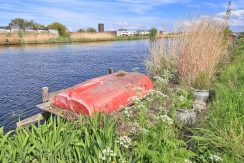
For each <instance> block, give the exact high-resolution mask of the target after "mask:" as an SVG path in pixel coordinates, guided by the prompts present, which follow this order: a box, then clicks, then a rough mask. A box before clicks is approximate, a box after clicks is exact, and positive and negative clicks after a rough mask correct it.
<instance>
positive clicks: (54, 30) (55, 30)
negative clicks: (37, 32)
mask: <svg viewBox="0 0 244 163" xmlns="http://www.w3.org/2000/svg"><path fill="white" fill-rule="evenodd" d="M48 32H49V33H53V34H55V35H58V30H57V29H48Z"/></svg>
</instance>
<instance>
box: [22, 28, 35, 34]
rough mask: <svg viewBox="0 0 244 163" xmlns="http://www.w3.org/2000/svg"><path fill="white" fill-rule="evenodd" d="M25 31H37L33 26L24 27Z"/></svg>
mask: <svg viewBox="0 0 244 163" xmlns="http://www.w3.org/2000/svg"><path fill="white" fill-rule="evenodd" d="M24 30H25V32H28V33H36V30H34V28H33V27H24Z"/></svg>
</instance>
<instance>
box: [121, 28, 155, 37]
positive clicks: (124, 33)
mask: <svg viewBox="0 0 244 163" xmlns="http://www.w3.org/2000/svg"><path fill="white" fill-rule="evenodd" d="M149 34H150V32H149V31H146V30H138V31H128V30H127V29H118V30H117V36H134V35H149Z"/></svg>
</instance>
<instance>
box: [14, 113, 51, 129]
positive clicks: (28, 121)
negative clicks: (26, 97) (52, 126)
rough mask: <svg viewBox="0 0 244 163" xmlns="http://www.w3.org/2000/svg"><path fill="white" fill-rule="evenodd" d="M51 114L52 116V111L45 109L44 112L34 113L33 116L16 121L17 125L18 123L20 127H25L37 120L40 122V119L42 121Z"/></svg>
mask: <svg viewBox="0 0 244 163" xmlns="http://www.w3.org/2000/svg"><path fill="white" fill-rule="evenodd" d="M49 116H50V113H49V112H46V111H44V112H42V113H38V114H36V115H34V116H32V117H29V118H26V119H24V120H22V121H19V122H17V123H16V125H17V127H20V126H21V127H25V126H27V125H30V124H33V123H37V122H39V121H41V120H43V119H46V118H48V117H49Z"/></svg>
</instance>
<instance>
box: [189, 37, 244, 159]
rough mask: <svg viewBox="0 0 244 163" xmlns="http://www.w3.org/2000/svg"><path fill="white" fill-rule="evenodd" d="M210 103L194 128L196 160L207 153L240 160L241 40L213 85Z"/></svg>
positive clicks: (243, 132) (243, 116) (243, 111)
mask: <svg viewBox="0 0 244 163" xmlns="http://www.w3.org/2000/svg"><path fill="white" fill-rule="evenodd" d="M215 94H216V97H215V98H214V102H213V103H212V104H211V106H210V108H209V111H208V115H207V119H206V120H205V121H204V123H203V124H202V125H201V126H200V128H199V129H195V130H194V133H195V135H194V136H193V138H192V141H193V142H194V146H193V150H194V151H195V152H196V153H197V154H198V157H197V160H198V161H200V162H204V161H211V160H209V155H210V154H216V155H218V156H220V157H222V159H223V161H224V162H244V42H240V43H239V44H238V45H236V47H235V49H234V52H233V58H232V63H231V64H230V65H228V66H227V67H226V68H225V69H224V70H223V71H222V72H221V76H220V78H219V80H218V81H217V82H216V84H215Z"/></svg>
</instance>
